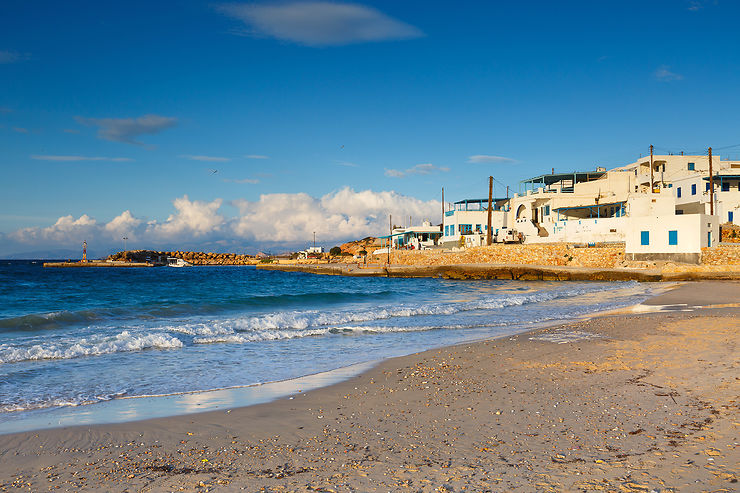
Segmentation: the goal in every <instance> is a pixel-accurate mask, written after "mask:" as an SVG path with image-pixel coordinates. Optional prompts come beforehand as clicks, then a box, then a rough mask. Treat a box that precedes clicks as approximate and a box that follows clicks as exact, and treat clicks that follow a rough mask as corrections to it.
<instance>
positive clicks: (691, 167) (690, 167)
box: [689, 163, 694, 171]
mask: <svg viewBox="0 0 740 493" xmlns="http://www.w3.org/2000/svg"><path fill="white" fill-rule="evenodd" d="M689 171H694V163H689Z"/></svg>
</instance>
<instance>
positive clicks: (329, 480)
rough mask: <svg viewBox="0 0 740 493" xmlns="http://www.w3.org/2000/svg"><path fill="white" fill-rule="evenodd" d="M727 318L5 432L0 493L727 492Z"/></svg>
mask: <svg viewBox="0 0 740 493" xmlns="http://www.w3.org/2000/svg"><path fill="white" fill-rule="evenodd" d="M738 303H740V283H733V282H721V281H707V282H701V283H687V284H684V285H682V286H680V287H678V288H677V289H675V290H672V291H670V292H668V293H665V294H663V295H660V296H658V297H656V298H653V299H652V300H649V301H648V302H647V303H646V304H645V306H642V307H641V308H642V310H641V311H640V313H632V312H629V311H625V312H622V313H616V314H609V315H607V316H601V317H595V318H591V319H588V320H583V321H579V322H575V323H569V324H565V325H557V326H553V327H548V328H545V329H538V330H535V331H532V332H529V333H525V334H521V335H518V336H513V337H507V338H505V339H496V340H487V341H480V342H475V343H469V344H464V345H460V346H455V347H449V348H443V349H437V350H431V351H426V352H422V353H417V354H411V355H409V356H405V357H401V358H394V359H390V360H387V361H384V362H382V363H381V364H379V365H378V366H377V367H375V368H373V369H371V370H369V371H367V372H365V373H363V374H361V375H360V376H357V377H354V378H351V379H350V380H347V381H344V382H342V383H339V384H336V385H333V386H330V387H326V388H322V389H318V390H314V391H311V392H308V393H305V392H299V393H296V394H294V395H292V396H290V397H286V398H282V399H280V400H278V401H275V402H271V403H268V404H260V405H256V406H251V407H244V408H238V409H233V410H228V411H214V412H209V413H202V414H195V415H188V416H176V417H171V418H161V419H152V420H147V421H139V422H129V423H123V424H114V425H99V426H89V427H87V426H86V427H67V428H61V429H52V430H42V431H37V432H24V433H18V434H12V435H3V436H0V491H54V490H59V491H80V490H88V491H239V490H245V491H337V492H339V491H645V492H648V491H656V492H665V491H691V492H693V491H711V492H720V491H722V492H725V491H727V492H729V491H737V490H738V488H739V487H740V483H738V479H740V467H739V466H738V464H739V463H740V444H739V442H740V438H739V435H740V413H738V404H739V402H740V397H738V396H740V361H739V360H740V357H739V354H740V353H739V352H738V349H737V342H738V339H739V338H738V334H739V333H740V318H739V317H738V315H740V308H738V307H737V304H738ZM661 305H671V306H669V307H666V308H664V309H662V310H660V311H655V312H651V309H650V308H648V307H655V309H656V310H657V309H658V307H660V306H661Z"/></svg>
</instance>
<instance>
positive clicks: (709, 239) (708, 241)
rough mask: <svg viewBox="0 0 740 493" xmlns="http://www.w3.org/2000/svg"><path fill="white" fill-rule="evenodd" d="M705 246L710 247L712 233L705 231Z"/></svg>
mask: <svg viewBox="0 0 740 493" xmlns="http://www.w3.org/2000/svg"><path fill="white" fill-rule="evenodd" d="M707 246H708V247H711V246H712V232H711V231H707Z"/></svg>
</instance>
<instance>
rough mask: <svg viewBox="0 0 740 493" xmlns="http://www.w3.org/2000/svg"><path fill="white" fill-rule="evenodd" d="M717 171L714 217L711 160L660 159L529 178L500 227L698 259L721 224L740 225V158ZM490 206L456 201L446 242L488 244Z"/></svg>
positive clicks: (503, 204)
mask: <svg viewBox="0 0 740 493" xmlns="http://www.w3.org/2000/svg"><path fill="white" fill-rule="evenodd" d="M712 168H713V177H712V179H713V182H714V216H710V215H709V214H710V196H711V193H710V185H709V160H708V158H707V156H697V155H693V156H683V155H681V156H678V155H677V156H674V155H658V156H653V167H652V170H651V167H650V157H645V158H641V159H639V160H638V161H635V162H634V163H631V164H628V165H626V166H622V167H619V168H615V169H612V170H606V169H604V168H597V169H596V170H595V171H587V172H572V173H557V174H556V173H554V171H553V173H551V174H548V175H541V176H537V177H534V178H531V179H529V180H525V181H523V182H522V185H523V187H524V193H521V194H515V195H514V196H513V197H512V198H510V199H496V200H495V205H494V211H493V214H492V215H493V222H492V229H493V230H494V232H496V230H497V229H499V228H504V227H506V228H509V229H515V230H517V231H519V232H521V233H523V234H524V235H525V237H526V242H529V243H543V242H568V243H588V244H591V243H604V242H607V243H608V242H619V243H624V244H625V247H626V251H627V253H628V254H634V255H633V256H635V255H636V257H634V258H638V257H646V256H653V257H655V258H658V257H660V256H661V255H663V254H665V255H668V256H673V257H674V258H678V257H677V255H679V254H687V256H685V258H687V259H694V258H697V257H696V255H697V254H698V253H699V252H701V248H702V247H711V246H713V245H715V244H716V242H718V241H719V239H720V233H719V224H721V223H726V222H730V223H735V224H737V223H738V222H739V221H740V217H739V216H738V214H740V161H722V160H721V159H720V157H719V156H713V159H712ZM487 208H488V200H487V199H485V200H463V201H459V202H455V203H454V204H453V205H452V207H451V208H450V210H448V211H446V212H445V217H444V224H443V233H444V236H443V238H442V241H443V243H444V244H445V245H448V246H449V245H455V246H471V245H476V244H480V238H481V237H482V235H485V233H486V226H487V220H488V219H487ZM680 216H693V217H691V218H683V217H680ZM666 228H669V229H666ZM670 228H673V229H670ZM645 232H646V234H645V235H643V233H645ZM635 235H639V238H638V237H637V236H635ZM669 237H670V239H671V241H670V242H669ZM461 238H462V239H461ZM645 240H646V241H647V244H645V243H643V241H645ZM655 255H657V257H656V256H655ZM679 256H680V255H679Z"/></svg>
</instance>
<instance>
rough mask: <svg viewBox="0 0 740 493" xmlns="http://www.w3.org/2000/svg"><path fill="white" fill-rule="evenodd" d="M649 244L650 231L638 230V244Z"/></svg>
mask: <svg viewBox="0 0 740 493" xmlns="http://www.w3.org/2000/svg"><path fill="white" fill-rule="evenodd" d="M649 244H650V231H640V245H643V246H645V245H649Z"/></svg>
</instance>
